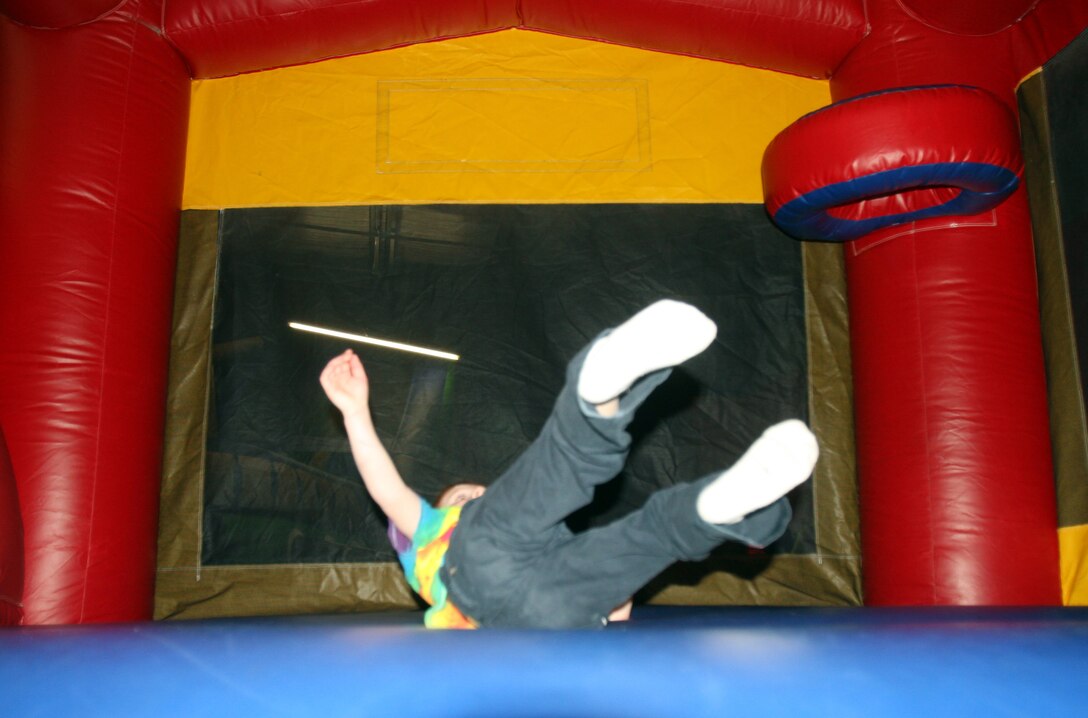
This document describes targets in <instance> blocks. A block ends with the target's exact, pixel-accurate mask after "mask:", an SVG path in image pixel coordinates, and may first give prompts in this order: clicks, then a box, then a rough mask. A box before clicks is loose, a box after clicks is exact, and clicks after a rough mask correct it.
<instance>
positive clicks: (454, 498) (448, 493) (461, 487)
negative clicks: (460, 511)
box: [434, 484, 487, 509]
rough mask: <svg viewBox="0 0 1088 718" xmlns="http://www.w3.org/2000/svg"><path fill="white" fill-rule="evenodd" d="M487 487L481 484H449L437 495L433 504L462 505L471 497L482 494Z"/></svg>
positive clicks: (474, 497)
mask: <svg viewBox="0 0 1088 718" xmlns="http://www.w3.org/2000/svg"><path fill="white" fill-rule="evenodd" d="M485 491H487V487H486V486H484V485H483V484H450V485H449V486H447V487H446V488H445V489H443V490H442V493H440V494H439V495H438V498H437V499H436V500H435V502H434V505H435V507H436V508H440V509H442V508H446V507H448V506H464V505H465V504H467V503H468V502H469V501H472V500H473V499H478V498H480V497H481V496H483V495H484V492H485Z"/></svg>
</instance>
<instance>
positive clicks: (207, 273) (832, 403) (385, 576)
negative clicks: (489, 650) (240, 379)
mask: <svg viewBox="0 0 1088 718" xmlns="http://www.w3.org/2000/svg"><path fill="white" fill-rule="evenodd" d="M219 220H220V213H219V212H217V211H201V210H187V211H185V212H183V213H182V228H181V237H180V239H179V251H178V273H177V284H176V289H175V302H174V307H175V312H174V331H173V335H172V345H171V364H170V374H169V394H168V398H167V428H166V437H165V451H164V462H163V486H162V499H161V505H162V508H161V511H160V528H159V563H158V571H157V579H156V590H155V617H156V618H158V619H165V618H208V617H219V616H256V615H284V614H297V613H330V612H341V611H372V610H390V609H402V610H403V609H406V608H417V607H418V602H417V599H415V597H414V595H413V594H412V592H411V590H410V589H409V588H408V586H407V583H406V582H405V581H404V578H403V575H402V573H401V571H400V568H399V566H398V565H397V564H395V563H380V564H320V565H313V564H299V565H269V566H264V565H262V566H202V565H201V563H200V554H201V543H200V542H201V535H202V532H201V525H200V522H201V517H202V515H203V511H202V505H203V499H202V496H201V490H202V486H203V473H204V466H205V450H204V446H205V439H206V434H205V431H206V423H207V413H208V397H209V395H210V392H209V385H210V376H211V374H210V367H211V362H210V356H211V326H212V311H213V306H214V299H215V296H214V292H215V284H216V281H215V280H216V262H217V258H218V234H219ZM783 241H789V240H783ZM802 252H803V257H804V272H805V285H806V286H805V312H806V323H807V327H808V330H807V331H808V352H809V357H808V361H809V373H810V382H809V385H810V397H809V404H810V409H809V410H810V421H811V423H812V426H813V429H814V431H815V432H816V434H817V436H818V437H819V440H820V445H821V450H822V451H821V458H820V462H819V464H818V465H817V468H816V471H815V474H814V478H813V480H814V482H815V484H814V491H815V492H816V496H817V500H816V502H815V505H816V511H817V516H816V534H817V535H816V544H817V554H816V555H804V556H775V557H773V558H771V559H769V560H767V561H764V560H763V559H759V558H755V559H753V560H750V561H748V560H739V561H738V560H737V559H726V560H723V561H722V563H721V565H720V566H719V565H715V563H714V562H713V561H712V562H710V563H703V564H699V565H697V566H692V565H680V566H678V567H676V569H675V570H670V571H668V572H666V573H665V574H663V575H662V579H663V581H662V582H655V584H654V587H652V588H651V590H650V591H649V594H650V595H651V596H652V598H651V600H652V602H654V603H676V604H683V605H726V604H729V605H736V604H742V605H759V604H763V605H858V604H860V603H861V577H860V558H859V533H858V514H857V489H856V480H855V468H854V449H853V441H854V439H853V437H854V432H853V412H852V398H851V390H850V386H851V384H850V382H851V375H850V354H849V329H848V320H847V310H846V297H845V279H844V271H843V260H842V248H841V247H840V246H839V245H824V244H806V245H804V246H803V248H802Z"/></svg>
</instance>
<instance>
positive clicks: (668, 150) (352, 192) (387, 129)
mask: <svg viewBox="0 0 1088 718" xmlns="http://www.w3.org/2000/svg"><path fill="white" fill-rule="evenodd" d="M828 102H829V90H828V86H827V83H826V82H822V81H817V80H810V79H804V78H798V77H793V76H789V75H783V74H780V73H774V72H769V71H766V70H756V69H752V68H746V67H740V66H736V65H728V64H725V63H720V62H711V61H708V60H699V59H695V58H690V57H682V56H678V55H669V54H664V53H655V52H649V51H645V50H638V49H634V48H627V47H619V46H615V45H607V44H603V43H597V42H591V41H586V40H576V39H572V38H566V37H560V36H555V35H548V34H543V33H536V32H528V31H522V30H508V31H503V32H499V33H493V34H488V35H479V36H473V37H467V38H460V39H455V40H445V41H442V42H434V43H426V44H420V45H413V46H409V47H403V48H398V49H394V50H388V51H384V52H377V53H372V54H367V55H357V56H352V57H345V58H339V59H335V60H328V61H324V62H319V63H314V64H309V65H302V66H298V67H289V68H283V69H279V70H270V71H266V72H259V73H253V74H248V75H240V76H236V77H229V78H222V79H214V80H201V81H197V82H194V83H193V90H192V110H191V118H190V129H189V144H188V156H187V164H186V178H185V194H184V201H183V206H184V207H185V208H187V209H212V208H220V207H252V206H285V205H317V204H321V205H327V204H382V203H397V204H400V203H403V204H411V203H426V202H507V203H511V202H549V203H551V202H761V201H762V188H761V185H760V179H759V166H760V160H761V158H762V155H763V149H764V148H765V147H766V146H767V144H768V143H769V142H770V140H771V139H772V138H773V137H774V136H775V135H776V134H777V133H778V132H779V131H781V130H782V129H783V128H784V127H786V126H787V125H789V124H790V123H791V122H793V121H794V120H795V119H797V118H798V117H800V116H801V115H803V114H805V113H806V112H810V111H812V110H814V109H817V108H819V107H822V106H824V105H826V104H827V103H828Z"/></svg>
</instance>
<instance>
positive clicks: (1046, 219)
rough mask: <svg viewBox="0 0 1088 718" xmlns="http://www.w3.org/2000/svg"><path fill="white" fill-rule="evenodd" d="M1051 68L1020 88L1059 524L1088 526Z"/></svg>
mask: <svg viewBox="0 0 1088 718" xmlns="http://www.w3.org/2000/svg"><path fill="white" fill-rule="evenodd" d="M1045 76H1046V75H1045V73H1043V72H1039V73H1035V74H1034V75H1032V76H1031V77H1029V78H1028V79H1027V80H1025V81H1024V82H1023V83H1022V84H1021V85H1020V88H1019V89H1018V91H1017V95H1018V100H1019V103H1020V125H1021V135H1022V137H1021V141H1022V142H1023V149H1024V159H1025V176H1026V179H1027V190H1028V201H1029V202H1030V206H1031V223H1032V234H1033V235H1034V238H1035V255H1036V266H1037V270H1038V275H1039V307H1040V312H1041V322H1042V330H1043V350H1044V353H1045V355H1046V372H1047V388H1048V393H1049V398H1050V436H1051V446H1052V452H1053V458H1054V478H1055V483H1056V488H1057V495H1058V526H1060V527H1070V526H1077V525H1081V524H1088V420H1086V418H1085V406H1084V397H1083V396H1082V394H1081V386H1083V385H1082V384H1081V370H1082V368H1081V367H1080V365H1079V361H1078V359H1077V350H1076V337H1075V332H1074V328H1073V310H1072V304H1071V300H1070V295H1069V274H1068V272H1067V269H1066V266H1065V251H1064V249H1063V245H1064V242H1065V238H1064V237H1063V233H1062V223H1061V208H1060V206H1059V201H1058V193H1057V191H1056V189H1055V187H1056V182H1057V178H1056V176H1055V172H1054V164H1053V160H1052V157H1053V149H1052V148H1051V146H1050V122H1049V119H1048V117H1047V99H1046V95H1047V90H1046V80H1045Z"/></svg>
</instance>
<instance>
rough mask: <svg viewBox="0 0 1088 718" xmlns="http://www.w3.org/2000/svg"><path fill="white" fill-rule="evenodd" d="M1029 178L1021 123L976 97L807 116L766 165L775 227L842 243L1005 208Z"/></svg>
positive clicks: (957, 91) (939, 96)
mask: <svg viewBox="0 0 1088 718" xmlns="http://www.w3.org/2000/svg"><path fill="white" fill-rule="evenodd" d="M1022 173H1023V160H1022V159H1021V155H1020V136H1019V133H1018V130H1017V126H1016V118H1015V117H1014V116H1013V114H1012V112H1011V111H1010V110H1009V109H1008V108H1007V107H1006V106H1005V105H1003V104H1002V103H1001V102H1000V101H998V100H997V99H996V98H995V97H994V96H993V95H991V94H989V93H988V92H985V91H983V90H980V89H978V88H974V87H967V86H961V85H937V86H931V87H913V88H902V89H895V90H887V91H884V92H879V93H873V94H869V95H861V96H859V97H855V98H852V99H849V100H844V101H842V102H837V103H835V104H833V105H830V106H829V107H826V108H824V109H822V110H818V111H816V112H813V113H810V114H808V115H805V116H804V117H802V118H801V119H799V120H798V121H797V122H795V123H793V124H792V125H790V126H789V127H787V128H786V129H785V130H783V131H782V132H781V133H780V134H779V135H778V136H777V137H775V139H774V140H773V141H772V142H771V144H770V145H769V146H768V147H767V150H766V152H765V153H764V155H763V193H764V198H765V204H766V207H767V211H768V212H769V213H770V215H771V218H772V219H773V220H774V222H775V224H777V225H778V226H779V227H781V228H782V229H783V230H785V231H786V232H788V233H789V234H791V235H793V236H795V237H798V238H800V239H817V240H829V241H846V240H850V239H856V238H858V237H862V236H864V235H866V234H869V233H870V232H873V231H875V230H878V229H881V228H883V227H887V226H891V225H896V224H903V223H906V222H913V221H917V220H922V219H929V218H932V217H941V216H946V215H958V216H968V215H972V214H978V213H980V212H985V211H988V210H990V209H992V208H993V207H995V206H997V205H998V204H1000V203H1001V202H1002V201H1004V199H1005V198H1006V197H1008V196H1009V195H1010V194H1012V192H1013V191H1014V190H1015V189H1016V187H1017V186H1018V185H1019V183H1020V177H1021V175H1022Z"/></svg>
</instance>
